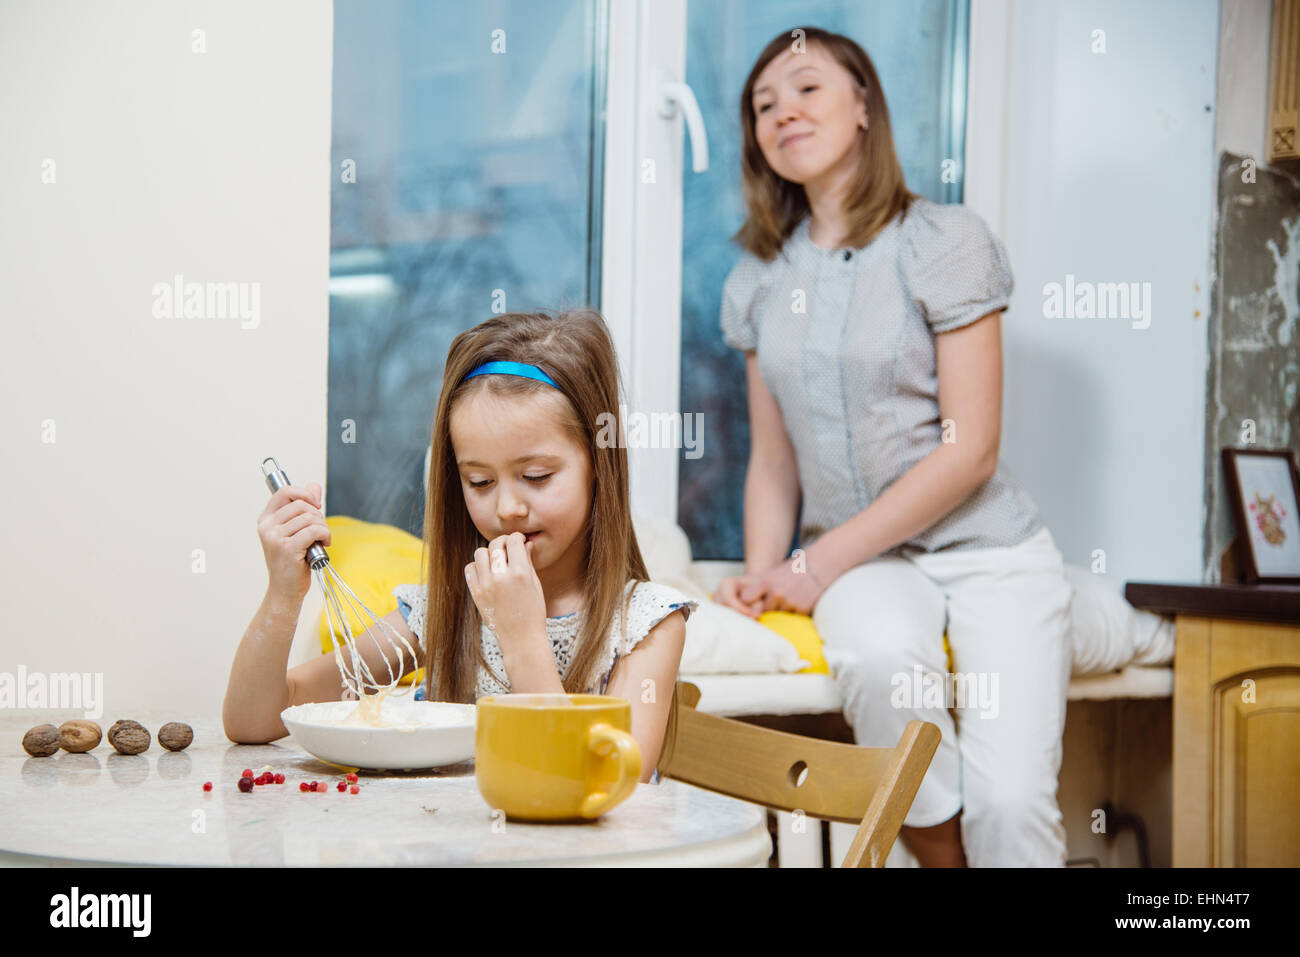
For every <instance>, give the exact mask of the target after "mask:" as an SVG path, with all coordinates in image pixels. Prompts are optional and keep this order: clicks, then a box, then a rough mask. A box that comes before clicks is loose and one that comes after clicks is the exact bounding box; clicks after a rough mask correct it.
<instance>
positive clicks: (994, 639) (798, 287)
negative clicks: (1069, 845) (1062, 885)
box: [716, 27, 1071, 866]
mask: <svg viewBox="0 0 1300 957" xmlns="http://www.w3.org/2000/svg"><path fill="white" fill-rule="evenodd" d="M740 108H741V118H742V128H743V129H744V136H745V147H744V156H743V160H742V164H743V170H742V175H743V186H744V194H745V201H746V205H747V207H748V218H747V220H746V222H745V224H744V226H743V227H742V229H741V230H740V232H739V233H738V234H737V237H736V238H737V240H738V241H739V242H740V244H741V245H742V246H743V247H744V248H745V250H746V253H745V255H744V256H743V257H742V259H741V261H740V262H739V263H737V265H736V267H735V269H733V270H732V272H731V275H730V276H728V278H727V282H726V287H725V291H724V295H723V305H722V328H723V336H724V338H725V339H726V341H727V343H728V344H729V345H731V346H732V347H734V348H737V349H740V350H742V351H743V352H744V353H745V370H746V379H747V382H748V389H749V415H750V437H751V452H750V459H749V469H748V473H747V475H746V479H745V570H746V574H745V575H744V576H740V577H735V578H729V579H726V580H725V581H723V582H722V583H721V585H720V586H719V588H718V591H717V594H716V598H717V599H718V600H719V601H721V602H723V603H725V604H728V605H731V606H732V607H735V608H737V609H739V610H741V611H743V612H745V613H746V614H749V615H751V616H757V615H758V614H760V613H761V612H763V611H765V610H769V609H778V610H786V611H795V612H803V613H808V614H811V615H812V616H813V620H814V623H815V624H816V627H817V630H818V631H819V633H820V634H821V637H822V640H823V642H824V643H825V655H826V659H827V662H828V664H829V665H830V669H831V674H832V676H833V677H834V679H835V681H836V683H837V686H838V687H839V689H840V691H841V694H842V697H843V699H844V711H845V716H846V719H847V720H848V721H849V723H850V724H851V726H852V727H853V728H854V734H855V738H856V739H857V741H858V743H860V744H863V745H871V746H885V745H893V744H896V743H897V741H898V739H899V737H900V735H901V734H902V731H903V728H904V726H905V725H906V724H907V722H908V721H910V720H913V719H917V718H919V719H921V720H925V721H931V722H933V723H934V724H936V725H938V726H939V729H940V731H941V732H942V735H943V736H942V740H941V742H940V745H939V750H938V751H937V752H936V753H935V756H934V760H933V762H932V764H931V766H930V769H929V771H928V773H927V774H926V777H925V780H924V781H923V782H922V784H921V787H920V790H919V791H918V793H917V796H916V800H915V801H914V802H913V805H912V808H911V810H910V812H909V813H908V815H907V817H906V819H905V826H904V827H903V829H902V837H903V840H904V843H905V844H906V845H907V847H908V849H909V850H910V851H911V852H912V853H913V854H914V855H916V857H917V858H918V860H919V861H920V863H921V864H922V865H924V866H964V865H966V864H968V863H969V864H970V865H972V866H990V865H992V866H999V865H1053V866H1060V865H1063V864H1064V862H1065V831H1064V827H1063V826H1062V821H1061V814H1060V811H1059V809H1058V807H1057V803H1056V778H1057V774H1058V772H1059V770H1060V762H1061V734H1062V731H1063V728H1064V723H1065V691H1066V685H1067V683H1068V680H1069V673H1070V653H1069V647H1068V638H1067V634H1068V633H1067V615H1068V610H1069V604H1070V596H1071V592H1070V588H1069V586H1068V584H1067V583H1066V581H1065V578H1064V568H1063V565H1062V560H1061V554H1060V552H1059V551H1058V550H1057V548H1056V545H1055V543H1054V541H1053V539H1052V536H1051V533H1050V532H1049V531H1048V530H1047V528H1046V527H1045V526H1043V524H1042V522H1041V521H1040V520H1039V515H1038V510H1037V508H1036V506H1035V504H1034V502H1033V500H1032V499H1031V498H1030V497H1029V496H1028V495H1027V494H1026V493H1025V491H1024V490H1023V489H1022V488H1021V487H1020V486H1019V485H1018V484H1017V483H1016V481H1015V479H1013V478H1012V477H1011V475H1010V474H1009V473H1008V472H1007V470H1006V469H1005V468H1004V467H1002V466H1001V465H1000V464H999V462H998V442H999V434H1000V423H1001V403H1002V357H1001V341H1000V326H999V321H1000V316H999V313H1000V312H1001V310H1003V309H1005V308H1006V307H1007V302H1008V296H1009V294H1010V292H1011V285H1012V280H1011V273H1010V269H1009V266H1008V263H1007V257H1006V252H1005V250H1004V249H1003V247H1002V244H1001V243H1000V242H999V241H998V240H997V239H996V238H995V237H994V236H993V235H992V234H991V233H990V232H989V230H988V228H987V227H986V226H985V224H984V222H983V221H982V220H981V219H980V218H979V217H978V216H976V215H975V214H974V213H972V212H970V211H969V210H967V209H966V208H965V207H963V206H943V205H937V204H935V203H932V202H930V201H928V200H926V199H925V198H924V197H921V196H917V195H915V194H913V193H911V192H909V191H908V190H907V188H906V186H905V184H904V182H903V175H902V169H901V167H900V165H899V162H898V157H897V155H896V153H895V151H894V144H893V138H892V135H891V132H890V126H889V112H888V110H887V108H886V105H885V99H884V94H883V92H882V90H881V86H880V81H879V80H878V78H877V76H876V71H875V67H874V66H873V65H872V63H871V60H870V59H869V58H868V57H867V55H866V54H865V53H864V52H863V51H862V49H861V48H860V47H859V46H858V45H857V44H856V43H854V42H853V41H852V40H849V39H848V38H847V37H843V36H839V35H837V34H832V33H827V32H825V31H822V30H818V29H815V28H810V27H805V28H801V29H800V30H796V31H793V32H792V33H791V34H790V35H789V36H785V35H783V36H779V37H777V38H776V39H775V40H773V41H772V42H771V43H770V44H769V45H768V46H767V48H766V49H765V50H764V51H763V52H762V53H761V54H760V55H759V57H758V60H757V61H756V62H755V64H754V67H753V69H752V70H751V71H750V74H749V78H748V80H746V82H745V88H744V91H743V93H742V94H741V103H740ZM801 504H802V519H801V522H800V528H799V532H800V545H801V548H800V549H799V550H796V551H795V552H794V555H793V557H789V558H788V557H787V556H788V555H789V547H790V543H791V540H792V537H793V534H794V531H795V522H796V516H797V515H798V514H799V509H800V505H801ZM945 630H946V632H947V636H948V642H949V645H950V647H951V650H952V654H953V664H954V672H955V673H956V674H957V675H958V676H961V678H962V680H961V681H960V683H959V685H958V689H957V691H956V694H955V695H953V694H952V692H951V691H949V686H948V682H945V681H942V680H941V679H940V678H939V676H944V677H946V676H947V674H948V667H947V662H946V659H945V653H944V649H943V635H944V632H945ZM918 691H921V692H922V693H921V694H918V693H917V692H918ZM943 692H948V693H947V694H943ZM949 707H952V708H955V714H956V722H954V716H953V714H952V713H950V711H949V710H948V709H949Z"/></svg>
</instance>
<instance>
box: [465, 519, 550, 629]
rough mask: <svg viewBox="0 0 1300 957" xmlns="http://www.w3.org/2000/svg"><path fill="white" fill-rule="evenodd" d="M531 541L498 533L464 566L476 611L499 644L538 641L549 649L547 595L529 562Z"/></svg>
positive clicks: (514, 533)
mask: <svg viewBox="0 0 1300 957" xmlns="http://www.w3.org/2000/svg"><path fill="white" fill-rule="evenodd" d="M532 552H533V543H532V542H530V541H526V540H525V538H524V534H523V533H522V532H513V533H511V534H509V535H500V536H498V537H496V538H494V539H492V541H491V542H489V543H488V546H487V547H486V548H479V549H477V550H476V551H475V552H474V561H472V562H470V563H469V564H468V565H466V566H465V580H466V582H468V584H469V591H470V594H471V595H472V596H473V598H474V604H475V605H477V606H478V610H479V614H481V615H482V616H483V620H484V621H485V622H486V623H487V626H488V628H489V629H491V631H492V632H493V633H495V634H496V636H497V640H498V641H499V642H500V643H501V646H502V650H503V651H504V650H505V647H506V645H507V643H508V644H510V645H515V646H518V645H523V644H527V643H529V642H532V641H538V640H540V641H541V643H542V644H544V645H545V646H546V648H547V652H548V654H549V652H550V643H549V640H548V639H547V637H546V596H545V594H544V593H543V592H542V583H541V580H540V579H538V577H537V571H536V570H535V569H534V568H533V562H532Z"/></svg>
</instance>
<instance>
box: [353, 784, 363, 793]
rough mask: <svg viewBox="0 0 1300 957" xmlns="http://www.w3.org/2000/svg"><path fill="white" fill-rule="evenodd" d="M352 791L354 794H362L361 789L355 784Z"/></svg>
mask: <svg viewBox="0 0 1300 957" xmlns="http://www.w3.org/2000/svg"><path fill="white" fill-rule="evenodd" d="M351 790H352V793H353V794H360V793H361V788H359V787H357V786H356V785H355V784H354V785H352V788H351Z"/></svg>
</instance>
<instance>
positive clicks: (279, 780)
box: [275, 774, 284, 784]
mask: <svg viewBox="0 0 1300 957" xmlns="http://www.w3.org/2000/svg"><path fill="white" fill-rule="evenodd" d="M275 783H276V784H283V783H284V775H283V774H277V775H276V776H275Z"/></svg>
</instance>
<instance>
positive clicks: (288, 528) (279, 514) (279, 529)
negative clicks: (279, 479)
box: [257, 482, 330, 605]
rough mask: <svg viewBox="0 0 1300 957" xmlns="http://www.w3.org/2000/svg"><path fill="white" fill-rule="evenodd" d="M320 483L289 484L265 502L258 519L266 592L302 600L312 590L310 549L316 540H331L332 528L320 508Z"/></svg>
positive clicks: (322, 501) (299, 601) (328, 542)
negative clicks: (309, 561)
mask: <svg viewBox="0 0 1300 957" xmlns="http://www.w3.org/2000/svg"><path fill="white" fill-rule="evenodd" d="M323 503H324V500H323V499H322V497H321V487H320V486H319V485H318V484H316V483H315V482H309V483H308V484H307V485H305V486H304V485H286V486H284V487H283V488H281V489H279V490H278V491H277V492H276V493H275V494H274V495H272V496H271V498H270V500H269V501H268V502H267V503H266V508H264V509H263V510H262V514H261V515H259V516H258V519H257V535H258V537H259V538H260V539H261V540H262V552H263V554H264V555H265V557H266V572H267V578H268V584H267V594H268V595H270V596H272V597H275V598H279V599H281V600H284V601H289V602H295V603H297V604H299V605H301V604H302V601H303V599H305V598H306V597H307V592H308V591H310V590H311V566H310V565H308V564H307V550H308V549H309V548H311V547H312V546H313V545H314V544H316V543H317V542H320V543H321V544H322V545H325V546H326V547H328V546H329V544H330V528H329V525H327V524H326V523H325V515H324V514H323V513H322V512H321V510H320V509H321V506H322V505H323Z"/></svg>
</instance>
